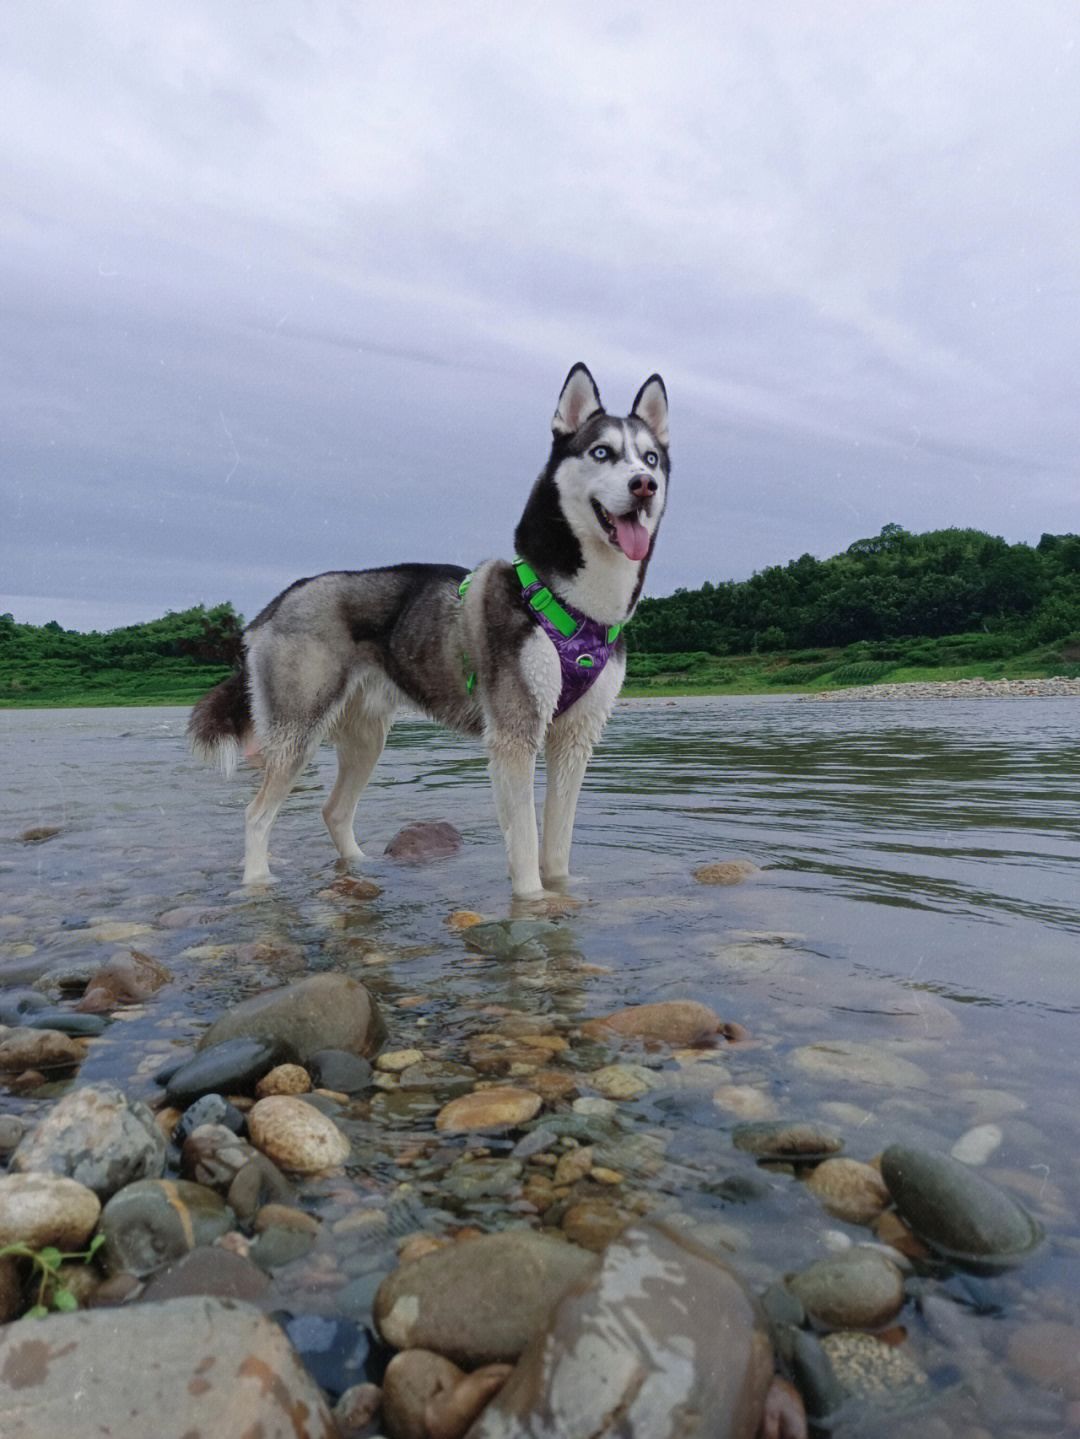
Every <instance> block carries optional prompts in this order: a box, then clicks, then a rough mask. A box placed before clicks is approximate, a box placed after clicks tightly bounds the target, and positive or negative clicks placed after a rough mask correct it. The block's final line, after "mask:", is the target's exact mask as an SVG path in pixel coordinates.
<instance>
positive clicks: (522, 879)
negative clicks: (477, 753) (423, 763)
mask: <svg viewBox="0 0 1080 1439" xmlns="http://www.w3.org/2000/svg"><path fill="white" fill-rule="evenodd" d="M488 748H489V751H490V756H491V759H490V769H491V788H492V792H493V794H494V796H495V814H496V816H497V818H498V821H499V828H500V829H501V830H502V833H503V839H505V841H506V853H507V857H508V858H509V861H510V883H511V886H512V887H513V891H514V893H515V894H516V895H519V896H521V897H523V898H528V897H531V896H536V895H540V894H543V892H544V891H543V885H542V884H541V883H540V842H539V835H538V833H537V828H536V806H535V803H534V800H533V784H534V781H535V778H536V753H535V751H534V750H527V749H524V748H522V747H521V746H518V745H507V744H500V743H499V742H498V741H494V742H489V746H488Z"/></svg>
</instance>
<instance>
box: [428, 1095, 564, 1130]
mask: <svg viewBox="0 0 1080 1439" xmlns="http://www.w3.org/2000/svg"><path fill="white" fill-rule="evenodd" d="M540 1104H541V1100H540V1096H539V1095H538V1094H534V1093H533V1091H532V1090H531V1089H516V1088H513V1087H511V1086H509V1085H506V1086H503V1087H501V1088H497V1089H477V1090H474V1091H473V1092H472V1093H471V1094H462V1095H459V1097H458V1098H457V1099H452V1100H451V1101H450V1102H449V1104H446V1105H444V1106H443V1108H442V1109H440V1110H439V1113H438V1114H437V1116H436V1118H435V1127H436V1129H438V1130H440V1131H441V1132H442V1133H443V1134H466V1133H470V1132H473V1131H475V1132H477V1133H488V1132H491V1131H497V1130H504V1129H513V1128H515V1127H516V1126H517V1125H519V1124H524V1123H526V1121H527V1120H530V1119H532V1118H534V1116H535V1115H537V1114H538V1113H539V1112H540Z"/></svg>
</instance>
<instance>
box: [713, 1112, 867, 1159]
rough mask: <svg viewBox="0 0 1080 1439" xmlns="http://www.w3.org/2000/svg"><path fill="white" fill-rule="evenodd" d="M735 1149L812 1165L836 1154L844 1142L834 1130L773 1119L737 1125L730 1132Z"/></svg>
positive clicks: (759, 1155) (795, 1121)
mask: <svg viewBox="0 0 1080 1439" xmlns="http://www.w3.org/2000/svg"><path fill="white" fill-rule="evenodd" d="M731 1142H732V1144H734V1146H735V1148H736V1149H741V1150H743V1151H744V1152H745V1153H747V1154H755V1155H757V1157H758V1158H759V1159H779V1160H786V1161H789V1162H799V1163H803V1164H806V1163H813V1162H815V1161H818V1160H822V1159H827V1158H829V1157H830V1156H832V1155H835V1154H839V1152H840V1150H841V1149H843V1147H844V1142H843V1140H842V1139H841V1138H840V1136H839V1134H837V1132H836V1131H835V1130H834V1129H831V1128H829V1127H828V1126H826V1125H821V1124H811V1123H807V1122H805V1121H802V1120H794V1119H775V1120H770V1121H763V1122H760V1123H751V1124H739V1125H736V1127H735V1128H734V1129H733V1130H732V1131H731Z"/></svg>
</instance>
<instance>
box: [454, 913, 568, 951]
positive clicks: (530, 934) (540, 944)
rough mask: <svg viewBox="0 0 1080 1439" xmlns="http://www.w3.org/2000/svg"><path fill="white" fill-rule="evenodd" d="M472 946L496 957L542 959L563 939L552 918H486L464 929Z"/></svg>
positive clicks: (467, 941)
mask: <svg viewBox="0 0 1080 1439" xmlns="http://www.w3.org/2000/svg"><path fill="white" fill-rule="evenodd" d="M462 938H463V939H464V941H465V943H466V945H467V946H468V948H469V949H473V950H476V951H478V952H479V953H480V954H487V955H490V956H491V957H492V958H493V959H510V958H515V959H539V958H541V957H542V956H543V955H544V954H545V953H546V952H547V948H548V946H550V945H552V944H557V943H558V942H559V941H560V939H561V936H560V932H559V926H558V925H556V924H553V923H552V921H551V920H549V919H485V920H482V921H481V922H480V923H479V924H474V925H470V927H469V928H468V929H466V930H463V931H462Z"/></svg>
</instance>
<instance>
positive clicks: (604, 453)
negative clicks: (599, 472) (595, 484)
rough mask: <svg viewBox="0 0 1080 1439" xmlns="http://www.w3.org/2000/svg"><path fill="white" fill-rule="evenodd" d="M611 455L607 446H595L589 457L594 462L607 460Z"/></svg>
mask: <svg viewBox="0 0 1080 1439" xmlns="http://www.w3.org/2000/svg"><path fill="white" fill-rule="evenodd" d="M610 454H611V451H610V450H609V449H608V447H607V445H593V447H592V449H591V450H590V451H589V455H590V456H591V458H592V459H594V460H606V459H607V457H608V456H609V455H610Z"/></svg>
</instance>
